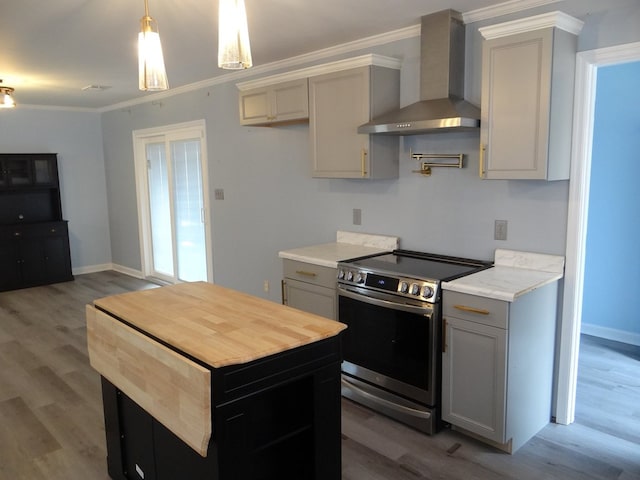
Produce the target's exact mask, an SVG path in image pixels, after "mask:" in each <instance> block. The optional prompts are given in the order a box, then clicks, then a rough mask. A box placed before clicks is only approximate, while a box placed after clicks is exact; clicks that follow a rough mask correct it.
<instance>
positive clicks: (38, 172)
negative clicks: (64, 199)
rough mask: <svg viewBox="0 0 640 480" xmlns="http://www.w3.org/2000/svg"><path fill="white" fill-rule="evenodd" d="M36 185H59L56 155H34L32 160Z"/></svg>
mask: <svg viewBox="0 0 640 480" xmlns="http://www.w3.org/2000/svg"><path fill="white" fill-rule="evenodd" d="M31 163H32V165H31V166H32V169H33V170H32V171H33V184H34V185H54V186H57V184H58V175H57V172H58V166H57V162H56V156H55V154H51V155H34V156H33V157H32V159H31Z"/></svg>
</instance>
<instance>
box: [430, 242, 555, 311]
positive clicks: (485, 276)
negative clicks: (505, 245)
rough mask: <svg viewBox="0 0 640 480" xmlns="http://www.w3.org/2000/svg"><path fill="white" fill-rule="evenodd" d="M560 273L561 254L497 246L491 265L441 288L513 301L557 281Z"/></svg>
mask: <svg viewBox="0 0 640 480" xmlns="http://www.w3.org/2000/svg"><path fill="white" fill-rule="evenodd" d="M563 272H564V257H562V256H558V255H546V254H540V253H530V252H518V251H515V250H503V249H498V250H496V255H495V264H494V266H493V267H492V268H489V269H487V270H482V271H480V272H478V273H473V274H471V275H467V276H466V277H461V278H458V279H456V280H452V281H450V282H444V283H443V284H442V288H443V289H444V290H450V291H453V292H460V293H468V294H471V295H478V296H481V297H488V298H494V299H497V300H503V301H507V302H513V301H514V300H515V299H516V298H517V297H519V296H520V295H524V294H525V293H527V292H530V291H532V290H535V289H536V288H540V287H542V286H544V285H547V284H549V283H552V282H555V281H557V280H560V279H561V278H562V277H563Z"/></svg>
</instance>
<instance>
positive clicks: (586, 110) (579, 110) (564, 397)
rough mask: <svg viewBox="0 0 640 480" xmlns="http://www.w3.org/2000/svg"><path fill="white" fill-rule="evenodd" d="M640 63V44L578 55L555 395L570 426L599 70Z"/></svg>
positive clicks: (558, 409)
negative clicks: (609, 66) (639, 61)
mask: <svg viewBox="0 0 640 480" xmlns="http://www.w3.org/2000/svg"><path fill="white" fill-rule="evenodd" d="M638 60H640V42H637V43H632V44H626V45H619V46H615V47H608V48H602V49H597V50H590V51H586V52H580V53H579V54H578V56H577V63H576V95H575V108H574V135H573V148H572V159H571V182H570V187H569V213H568V222H567V246H566V268H565V281H564V297H563V306H562V325H561V330H560V351H559V362H558V377H557V379H558V380H557V397H556V399H557V401H556V421H557V423H561V424H570V423H572V422H573V421H574V420H575V407H576V386H577V376H578V352H579V346H580V330H581V319H582V302H583V288H584V270H585V255H586V235H587V214H588V208H589V185H590V180H591V157H592V145H593V126H594V114H595V94H596V81H597V70H598V68H599V67H601V66H606V65H616V64H621V63H627V62H633V61H638ZM607 300H608V301H612V299H607Z"/></svg>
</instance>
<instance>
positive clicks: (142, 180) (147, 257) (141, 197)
mask: <svg viewBox="0 0 640 480" xmlns="http://www.w3.org/2000/svg"><path fill="white" fill-rule="evenodd" d="M193 130H199V131H200V148H201V154H202V196H203V198H202V201H203V205H204V214H203V219H204V224H205V228H204V231H205V245H206V247H205V248H206V249H207V281H208V282H210V283H213V253H212V252H213V250H212V248H211V238H212V237H211V228H210V226H209V212H210V201H209V173H208V168H207V165H208V163H209V162H208V160H207V158H208V156H207V141H206V138H207V135H206V132H207V128H206V123H205V121H204V120H195V121H192V122H184V123H177V124H172V125H164V126H161V127H153V128H145V129H141V130H134V131H133V150H134V152H133V158H134V165H135V175H136V197H137V201H138V234H139V239H140V261H141V264H142V275H143V276H144V277H148V276H149V275H150V274H151V272H152V269H153V259H152V255H151V251H150V248H148V245H149V244H150V240H149V239H150V238H151V232H150V231H149V228H148V222H145V221H144V218H145V216H146V217H147V218H148V216H149V211H148V210H149V206H148V204H149V202H148V198H149V186H148V185H147V161H146V152H145V149H144V145H143V142H142V140H144V139H146V138H149V137H158V136H170V135H171V134H175V133H178V134H179V133H181V132H183V131H193Z"/></svg>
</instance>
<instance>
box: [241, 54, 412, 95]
mask: <svg viewBox="0 0 640 480" xmlns="http://www.w3.org/2000/svg"><path fill="white" fill-rule="evenodd" d="M369 65H377V66H380V67H386V68H393V69H395V70H400V68H401V67H402V60H400V59H398V58H393V57H384V56H382V55H375V54H369V55H360V56H359V57H353V58H345V59H344V60H338V61H336V62H330V63H323V64H322V65H315V66H312V67H307V68H301V69H299V70H292V71H290V72H286V73H280V74H277V75H270V76H268V77H262V78H258V79H256V80H249V81H248V82H241V83H236V87H238V90H241V91H244V90H251V89H254V88H262V87H266V86H269V85H274V84H276V83H282V82H288V81H292V80H299V79H301V78H308V77H315V76H317V75H324V74H325V73H332V72H339V71H341V70H348V69H351V68H358V67H366V66H369Z"/></svg>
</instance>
